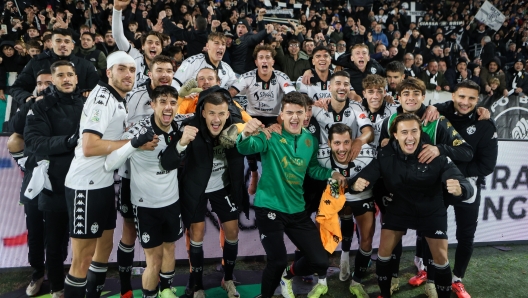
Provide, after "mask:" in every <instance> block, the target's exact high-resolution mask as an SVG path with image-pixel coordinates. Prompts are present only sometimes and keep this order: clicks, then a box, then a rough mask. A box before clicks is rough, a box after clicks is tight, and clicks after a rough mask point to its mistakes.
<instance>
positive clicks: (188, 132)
mask: <svg viewBox="0 0 528 298" xmlns="http://www.w3.org/2000/svg"><path fill="white" fill-rule="evenodd" d="M197 134H198V128H196V127H194V126H190V125H187V126H185V127H184V128H183V134H182V137H181V139H180V146H187V145H189V143H191V142H192V141H194V139H195V138H196V135H197Z"/></svg>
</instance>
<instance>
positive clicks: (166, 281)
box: [159, 270, 174, 291]
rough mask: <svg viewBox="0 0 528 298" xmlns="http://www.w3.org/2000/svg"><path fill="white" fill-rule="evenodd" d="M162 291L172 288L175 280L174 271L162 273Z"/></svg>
mask: <svg viewBox="0 0 528 298" xmlns="http://www.w3.org/2000/svg"><path fill="white" fill-rule="evenodd" d="M159 277H160V291H163V290H165V289H170V287H171V286H172V280H173V279H174V270H172V271H171V272H160V274H159Z"/></svg>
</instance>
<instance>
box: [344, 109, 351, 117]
mask: <svg viewBox="0 0 528 298" xmlns="http://www.w3.org/2000/svg"><path fill="white" fill-rule="evenodd" d="M345 117H350V110H349V109H346V110H345Z"/></svg>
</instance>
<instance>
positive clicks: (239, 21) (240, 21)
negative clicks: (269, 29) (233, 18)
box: [237, 19, 251, 31]
mask: <svg viewBox="0 0 528 298" xmlns="http://www.w3.org/2000/svg"><path fill="white" fill-rule="evenodd" d="M238 25H244V26H246V28H247V30H248V31H251V27H250V26H249V23H248V21H247V20H246V19H240V20H238V22H237V26H238Z"/></svg>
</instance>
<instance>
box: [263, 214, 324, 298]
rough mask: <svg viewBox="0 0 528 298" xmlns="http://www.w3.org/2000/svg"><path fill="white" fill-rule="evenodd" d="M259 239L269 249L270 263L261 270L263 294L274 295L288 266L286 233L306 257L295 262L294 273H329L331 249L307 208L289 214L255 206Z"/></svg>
mask: <svg viewBox="0 0 528 298" xmlns="http://www.w3.org/2000/svg"><path fill="white" fill-rule="evenodd" d="M255 217H256V223H257V227H258V230H259V235H260V241H261V243H262V246H263V247H264V250H265V251H266V257H267V263H266V268H265V269H264V272H263V273H262V286H261V294H262V297H272V296H273V293H274V291H275V289H276V288H277V286H278V285H279V282H280V279H281V276H282V273H283V271H284V269H285V268H286V266H287V252H286V245H285V244H284V234H286V235H287V236H288V238H290V240H291V241H292V242H293V244H295V246H296V247H297V248H298V249H299V250H300V251H301V252H303V254H304V257H302V258H301V259H299V260H298V261H296V262H295V263H294V266H293V269H294V274H295V275H299V276H304V275H311V274H313V273H314V272H315V273H317V274H318V275H319V276H326V271H327V269H328V266H329V261H328V253H327V252H326V250H325V249H324V247H323V243H322V242H321V237H320V236H319V231H318V230H317V228H316V226H315V224H314V222H313V221H312V220H311V219H310V217H309V216H308V214H307V213H306V212H300V213H295V214H286V213H282V212H279V211H276V210H271V209H267V208H260V207H255Z"/></svg>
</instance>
